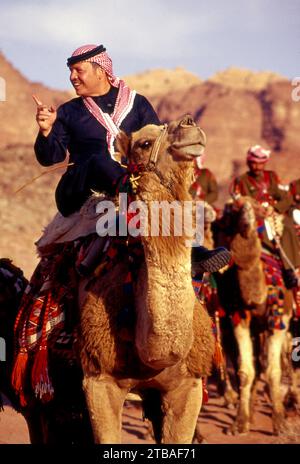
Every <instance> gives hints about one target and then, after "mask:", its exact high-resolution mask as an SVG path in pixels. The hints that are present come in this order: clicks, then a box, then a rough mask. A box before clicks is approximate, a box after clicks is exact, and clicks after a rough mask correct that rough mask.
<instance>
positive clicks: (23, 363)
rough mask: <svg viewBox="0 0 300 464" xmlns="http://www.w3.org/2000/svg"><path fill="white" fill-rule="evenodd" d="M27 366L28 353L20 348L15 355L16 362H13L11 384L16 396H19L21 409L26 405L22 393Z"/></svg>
mask: <svg viewBox="0 0 300 464" xmlns="http://www.w3.org/2000/svg"><path fill="white" fill-rule="evenodd" d="M27 364H28V352H27V350H26V349H24V348H22V349H21V350H20V352H19V353H18V354H17V357H16V360H15V364H14V368H13V372H12V378H11V383H12V386H13V388H14V389H15V391H16V393H17V395H18V396H19V398H20V404H21V406H23V407H25V406H26V405H27V400H26V397H25V393H24V386H25V380H26V373H27Z"/></svg>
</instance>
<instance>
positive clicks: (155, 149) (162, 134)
mask: <svg viewBox="0 0 300 464" xmlns="http://www.w3.org/2000/svg"><path fill="white" fill-rule="evenodd" d="M167 132H168V124H164V125H163V127H162V129H161V132H160V134H159V136H158V137H157V139H155V141H154V144H153V146H152V149H151V153H150V156H149V160H148V164H147V167H148V169H149V170H150V171H152V170H153V168H154V167H155V165H156V163H157V157H158V153H159V149H160V146H161V144H162V141H163V139H164V138H165V136H166V135H167Z"/></svg>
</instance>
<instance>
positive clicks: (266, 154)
mask: <svg viewBox="0 0 300 464" xmlns="http://www.w3.org/2000/svg"><path fill="white" fill-rule="evenodd" d="M270 153H271V150H266V149H265V148H263V147H261V146H260V145H253V147H250V148H249V150H248V152H247V161H250V162H251V161H252V162H254V163H259V164H261V163H266V162H267V161H268V159H269V158H270Z"/></svg>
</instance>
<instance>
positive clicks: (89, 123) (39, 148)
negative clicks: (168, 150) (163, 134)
mask: <svg viewBox="0 0 300 464" xmlns="http://www.w3.org/2000/svg"><path fill="white" fill-rule="evenodd" d="M117 94H118V89H117V88H115V87H111V89H110V91H109V92H108V93H107V94H106V95H103V96H100V97H93V99H94V100H95V102H96V103H97V104H98V106H100V108H101V109H102V111H104V112H107V113H109V114H111V113H112V112H113V110H114V106H115V102H116V98H117ZM147 124H160V122H159V119H158V117H157V115H156V113H155V111H154V109H153V108H152V106H151V104H150V103H149V102H148V100H147V99H146V98H145V97H143V96H142V95H139V94H137V95H136V96H135V100H134V104H133V108H132V110H131V111H130V112H129V114H128V115H127V116H126V117H125V119H124V120H123V122H122V123H121V127H120V128H121V129H122V130H123V131H125V132H126V133H128V134H129V133H131V132H134V131H137V130H139V129H141V127H143V126H145V125H147ZM34 149H35V154H36V158H37V160H38V162H39V163H40V164H42V165H43V166H50V165H52V164H55V163H59V162H62V161H64V159H65V158H66V155H67V151H68V152H69V154H70V159H69V162H72V163H74V166H69V167H68V169H67V171H66V173H65V174H64V175H63V176H62V178H61V180H60V182H59V184H58V186H57V189H56V193H55V198H56V204H57V207H58V209H59V211H60V212H61V213H62V214H63V215H64V216H68V215H69V214H71V213H73V212H75V211H77V210H78V209H80V207H81V206H82V205H83V203H84V202H85V200H86V199H87V198H88V197H89V196H90V195H91V190H97V191H104V192H107V193H110V194H114V191H115V186H116V184H117V181H118V179H120V177H121V176H122V175H123V174H124V169H123V168H122V167H121V165H120V164H119V163H118V162H117V161H115V160H114V159H113V158H112V157H111V156H110V154H109V151H108V147H107V142H106V129H105V128H104V127H103V126H102V125H101V124H100V123H99V122H98V121H97V120H96V119H95V118H94V117H93V116H92V115H91V114H90V112H89V111H88V110H87V108H86V107H85V105H84V103H83V101H82V99H81V98H80V97H79V98H74V99H73V100H70V101H69V102H67V103H64V104H63V105H61V106H60V107H59V109H58V113H57V119H56V121H55V123H54V125H53V128H52V130H51V132H50V134H49V135H48V136H47V137H44V136H43V135H42V134H41V133H39V134H38V136H37V139H36V142H35V145H34Z"/></svg>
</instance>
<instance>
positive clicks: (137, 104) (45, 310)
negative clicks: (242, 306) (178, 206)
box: [12, 45, 230, 405]
mask: <svg viewBox="0 0 300 464" xmlns="http://www.w3.org/2000/svg"><path fill="white" fill-rule="evenodd" d="M67 65H68V67H69V69H70V80H71V83H72V85H73V87H74V89H75V91H76V93H77V95H78V97H77V98H74V99H72V100H70V101H68V102H66V103H64V104H63V105H61V106H60V107H59V109H58V110H57V111H56V110H55V109H54V108H53V107H50V108H49V107H47V105H44V104H43V103H42V102H41V101H40V100H39V99H38V98H37V97H34V99H35V102H36V104H37V115H36V120H37V123H38V126H39V134H38V136H37V139H36V142H35V146H34V148H35V153H36V157H37V160H38V161H39V162H40V163H41V164H42V165H43V166H50V165H52V164H55V163H59V162H62V161H64V160H65V158H66V156H67V152H69V155H70V158H69V161H70V163H72V165H69V166H68V169H67V171H66V172H65V174H63V176H62V178H61V180H60V182H59V184H58V186H57V189H56V195H55V196H56V203H57V207H58V210H59V213H58V214H57V215H56V216H55V218H54V220H53V221H52V223H51V224H50V225H49V226H48V228H47V229H48V230H49V228H50V230H51V231H52V229H54V230H56V226H57V221H58V222H59V224H60V226H61V224H62V223H64V222H65V221H67V222H68V220H70V222H72V221H73V218H74V217H75V220H76V225H77V223H78V221H80V217H79V215H78V211H79V210H80V209H81V207H82V206H83V204H84V203H85V202H86V200H87V199H88V198H89V197H90V196H91V195H92V193H93V192H92V191H98V192H105V193H108V194H109V195H111V196H114V195H115V194H117V193H118V192H119V191H120V188H122V189H123V188H124V189H125V191H130V188H131V183H130V179H129V175H128V172H127V170H126V167H124V166H122V165H121V164H120V163H119V162H118V161H117V160H115V159H114V140H115V138H116V136H117V134H118V132H119V131H120V130H123V131H125V132H126V133H128V134H129V133H131V132H134V131H137V130H139V129H141V128H142V127H144V126H145V125H147V124H155V125H159V124H160V122H159V119H158V117H157V115H156V113H155V111H154V109H153V108H152V106H151V105H150V103H149V102H148V100H147V99H146V98H145V97H143V96H141V95H138V94H136V92H135V91H132V90H130V89H129V88H128V86H127V85H126V84H125V82H124V81H123V80H121V79H119V78H117V77H115V76H114V74H113V69H112V61H111V59H110V57H109V56H108V54H107V53H106V49H105V48H104V47H103V46H102V45H100V46H96V45H86V46H82V47H80V48H78V49H76V50H75V51H74V53H73V54H72V56H71V57H70V58H69V59H68V61H67ZM65 217H68V218H67V219H66V218H65ZM95 222H96V221H95ZM53 224H54V225H53ZM68 224H69V222H68ZM72 224H74V223H73V222H72ZM51 226H52V229H51ZM92 232H94V233H92ZM92 232H89V235H88V236H87V237H83V235H82V234H81V235H78V236H76V239H69V240H65V241H62V242H61V241H59V240H58V241H57V242H56V241H55V240H52V241H50V242H47V245H46V246H43V247H41V245H40V244H41V240H43V238H44V236H45V234H46V232H45V234H44V236H43V237H42V239H40V240H39V242H38V247H39V248H38V249H39V253H40V255H41V260H40V263H39V264H38V266H37V268H36V270H35V272H34V274H33V276H32V278H31V280H30V283H29V285H28V288H27V289H26V292H25V294H24V297H23V299H22V301H21V305H20V309H19V314H18V316H17V321H16V324H15V338H16V347H17V356H16V359H15V364H14V370H13V375H12V384H13V386H14V389H15V391H16V392H17V394H18V395H19V397H20V400H21V403H22V404H23V405H25V404H26V401H27V399H26V387H27V386H28V384H27V383H26V379H27V377H26V375H25V373H26V372H27V368H28V366H29V367H30V369H31V385H32V388H33V390H34V392H35V395H36V396H37V397H38V398H41V399H42V400H43V401H48V400H49V399H51V398H52V397H53V387H52V385H51V382H50V380H49V376H48V358H47V356H48V355H47V352H48V349H49V336H50V334H51V333H52V332H53V329H54V328H55V327H56V328H58V329H59V330H61V324H62V326H63V332H64V337H65V336H66V335H65V334H67V339H68V340H69V342H68V343H69V344H70V346H71V347H72V343H73V342H72V340H73V336H74V327H76V317H77V316H76V301H77V292H78V284H79V276H78V274H79V275H81V276H82V275H83V276H88V275H91V274H92V273H93V271H94V270H95V268H96V267H97V266H98V265H99V263H100V261H101V258H103V256H105V258H107V259H108V260H109V259H110V256H109V255H108V253H107V255H105V254H104V253H103V249H104V244H105V243H106V241H105V240H106V237H100V236H98V235H97V234H96V223H95V231H94V230H93V231H92ZM46 235H47V234H46ZM50 236H51V233H50ZM51 237H52V236H51ZM52 238H53V237H52ZM86 241H87V242H86ZM194 250H196V253H197V255H196V257H195V256H194V255H193V261H195V262H196V264H197V271H198V272H200V271H199V269H200V270H201V271H203V272H204V271H209V272H215V271H217V270H219V269H220V268H222V267H224V266H225V265H226V264H227V263H228V261H229V260H230V253H229V252H228V250H226V249H225V248H217V249H216V250H207V249H206V248H204V247H194V248H193V253H194ZM75 269H76V270H77V272H75ZM125 310H127V308H125V307H124V315H120V321H122V322H120V324H123V326H126V323H127V322H128V321H129V322H130V318H128V314H127V312H126V311H125ZM123 316H124V317H123ZM124 321H125V322H124ZM126 321H127V322H126ZM57 340H61V338H60V336H59V338H58V339H55V340H53V341H52V343H54V344H58V345H59V347H58V350H59V351H60V350H61V348H62V347H61V346H60V345H61V341H57ZM55 346H56V345H55ZM64 347H65V345H64ZM64 347H63V349H65V348H64ZM71 352H72V348H71ZM69 354H70V353H69ZM69 354H68V355H67V357H68V356H69ZM29 355H30V356H31V355H32V356H33V360H32V359H31V361H30V362H29V361H28V360H29Z"/></svg>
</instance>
